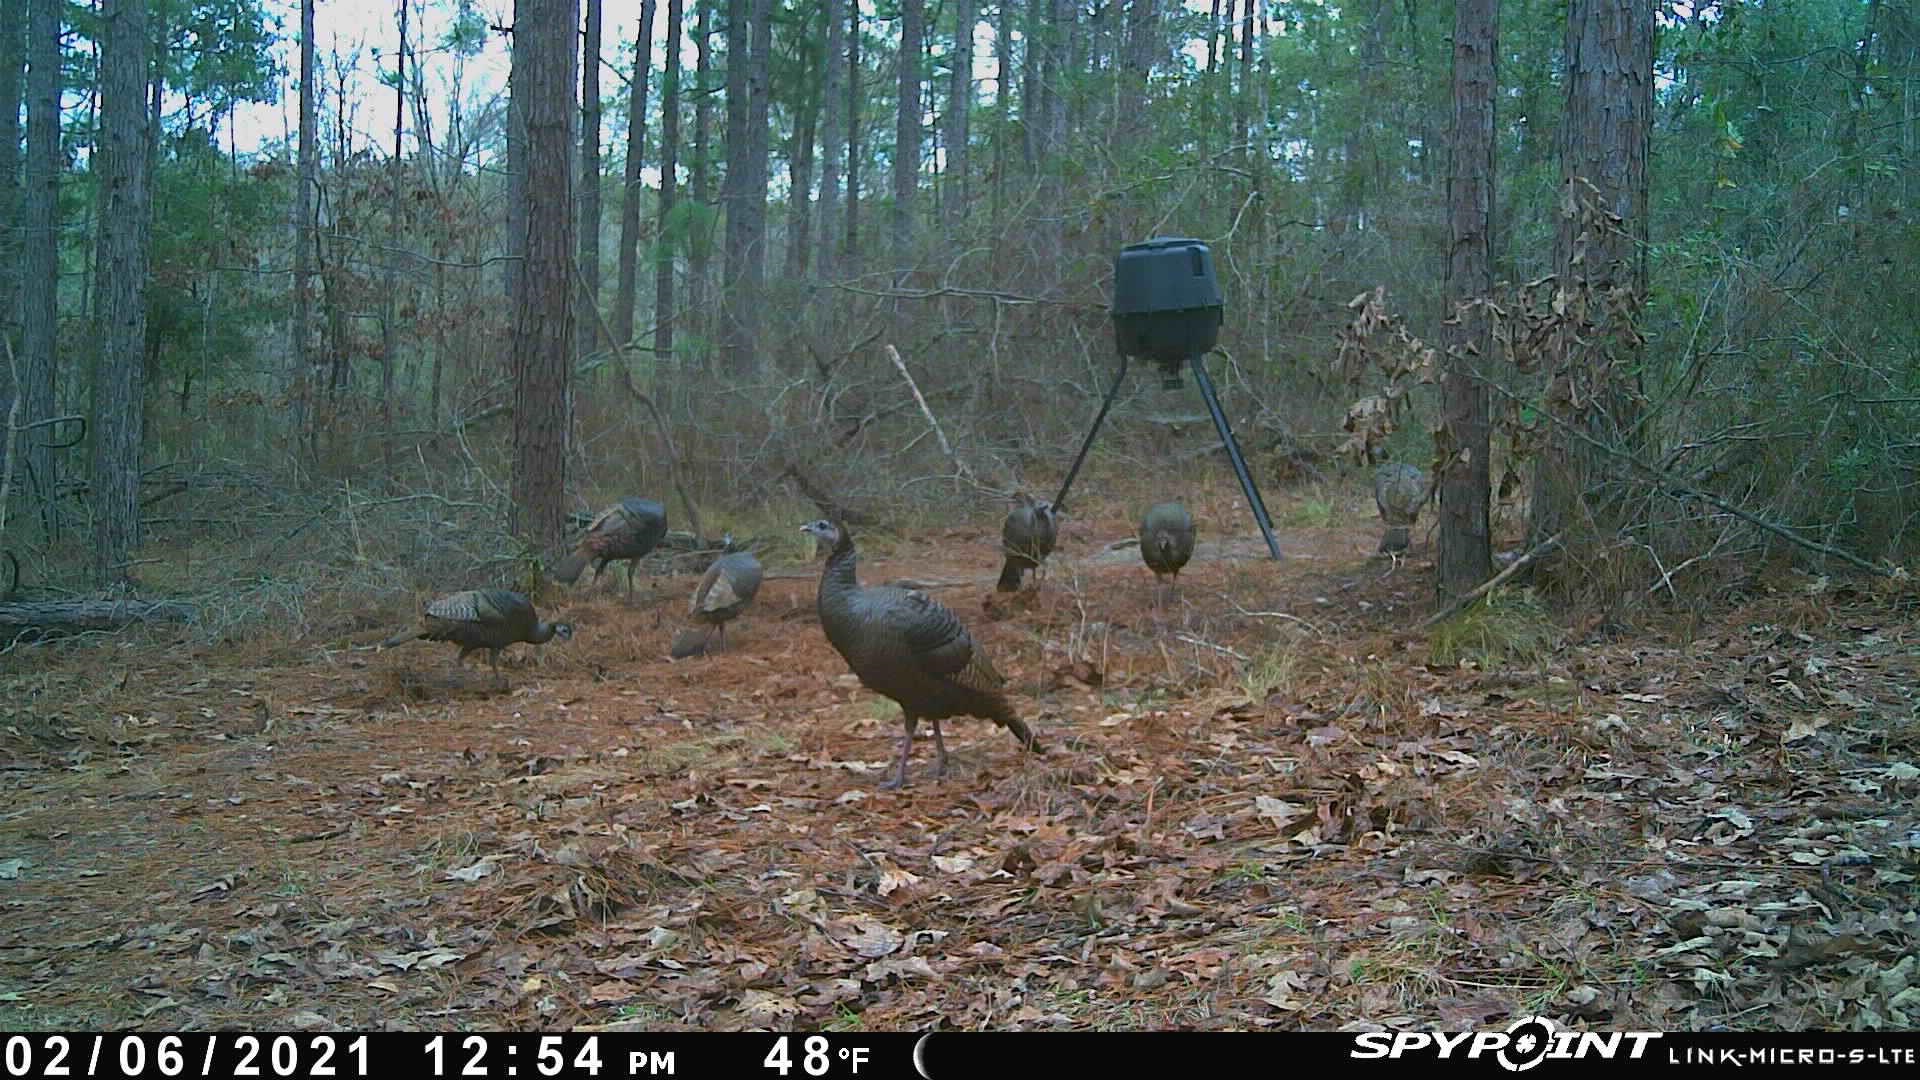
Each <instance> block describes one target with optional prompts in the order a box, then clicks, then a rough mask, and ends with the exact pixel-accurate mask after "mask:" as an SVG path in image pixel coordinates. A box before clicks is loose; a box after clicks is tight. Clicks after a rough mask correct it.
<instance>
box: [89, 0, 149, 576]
mask: <svg viewBox="0 0 1920 1080" xmlns="http://www.w3.org/2000/svg"><path fill="white" fill-rule="evenodd" d="M101 18H102V22H104V23H105V35H104V36H105V40H104V41H103V43H102V45H101V48H100V142H99V144H98V146H97V152H98V154H99V162H98V174H97V175H98V177H99V181H98V183H99V190H98V192H97V195H96V200H97V202H96V205H97V206H98V207H99V211H100V216H99V238H98V245H99V255H98V258H97V260H96V262H95V269H96V272H97V273H98V274H99V282H98V285H97V288H98V295H99V301H100V304H99V309H98V311H99V313H98V314H97V315H96V317H95V328H94V333H93V338H94V342H95V345H96V347H97V349H98V352H97V353H96V354H95V357H94V364H93V421H92V423H91V425H90V427H91V430H92V435H93V471H92V474H91V475H90V476H89V478H88V485H87V487H88V493H89V495H90V497H91V503H92V509H93V544H92V555H93V579H94V583H95V584H96V585H99V586H102V587H105V586H108V585H111V584H114V583H116V582H122V581H128V580H130V579H131V573H130V571H131V569H132V556H133V551H134V549H135V548H137V547H139V545H140V444H141V436H142V434H143V432H144V427H145V425H144V420H145V412H146V410H145V407H144V406H145V400H146V393H145V391H146V353H147V241H148V234H149V231H150V226H151V209H152V207H151V203H150V201H149V192H148V187H147V184H148V170H147V165H148V161H149V157H148V150H147V49H148V42H147V3H146V0H104V2H103V3H102V5H101Z"/></svg>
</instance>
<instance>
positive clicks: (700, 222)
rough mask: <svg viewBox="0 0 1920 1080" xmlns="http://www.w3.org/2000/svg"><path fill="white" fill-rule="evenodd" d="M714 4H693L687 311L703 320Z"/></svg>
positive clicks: (709, 231)
mask: <svg viewBox="0 0 1920 1080" xmlns="http://www.w3.org/2000/svg"><path fill="white" fill-rule="evenodd" d="M715 3H716V0H693V4H694V10H695V13H696V14H695V26H694V34H693V40H694V48H695V50H696V57H697V59H696V61H695V65H694V69H693V83H694V86H693V167H692V169H691V176H689V178H688V179H689V180H690V181H691V182H692V185H693V204H694V207H695V209H696V210H697V213H696V214H695V215H694V217H693V218H692V220H691V221H690V222H689V228H688V231H687V310H688V311H689V312H691V313H693V316H694V317H695V318H697V319H700V320H702V325H703V326H710V325H711V324H710V323H708V322H706V321H705V320H707V318H708V317H709V316H710V314H711V311H710V310H709V309H710V308H711V307H712V305H711V304H710V303H709V302H708V295H709V274H708V269H707V266H708V263H709V261H710V254H711V252H712V251H713V219H714V205H713V140H712V138H711V132H712V128H713V117H712V112H713V5H714V4H715Z"/></svg>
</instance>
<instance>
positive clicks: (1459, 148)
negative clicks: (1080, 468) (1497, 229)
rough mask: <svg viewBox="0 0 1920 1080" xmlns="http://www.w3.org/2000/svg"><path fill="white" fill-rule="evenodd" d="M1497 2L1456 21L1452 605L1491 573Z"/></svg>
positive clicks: (1446, 566)
mask: <svg viewBox="0 0 1920 1080" xmlns="http://www.w3.org/2000/svg"><path fill="white" fill-rule="evenodd" d="M1499 18H1500V3H1499V0H1456V3H1455V6H1454V24H1453V158H1452V163H1451V166H1450V176H1449V177H1448V182H1447V188H1448V191H1447V203H1448V207H1447V209H1448V218H1449V221H1450V224H1451V231H1452V234H1453V236H1452V242H1451V243H1450V244H1449V246H1448V257H1447V282H1446V295H1447V304H1448V307H1449V308H1450V309H1451V313H1452V314H1453V315H1454V316H1455V318H1453V319H1450V320H1448V321H1447V322H1446V323H1445V324H1444V327H1443V330H1442V333H1443V334H1444V341H1445V343H1446V345H1447V352H1446V360H1445V371H1444V374H1443V376H1442V379H1441V396H1442V407H1441V414H1442V427H1441V430H1440V433H1439V442H1440V449H1441V450H1442V454H1441V455H1440V456H1441V458H1442V459H1443V463H1442V466H1441V471H1440V474H1439V475H1438V476H1437V477H1435V480H1436V482H1437V483H1438V484H1439V485H1440V560H1439V567H1438V570H1439V574H1438V586H1439V599H1440V601H1441V602H1442V603H1447V602H1449V601H1451V600H1453V599H1455V598H1456V597H1459V596H1461V595H1463V594H1465V593H1466V592H1468V591H1469V590H1471V589H1472V588H1474V587H1475V586H1477V585H1479V584H1480V583H1481V582H1483V581H1485V580H1487V578H1489V577H1491V576H1492V575H1493V547H1492V534H1491V532H1490V530H1489V526H1488V503H1489V499H1490V496H1491V483H1492V477H1491V474H1490V473H1489V471H1488V465H1487V452H1488V428H1487V387H1486V384H1485V383H1484V382H1483V381H1482V375H1481V372H1480V368H1481V367H1483V366H1484V365H1487V364H1489V363H1491V362H1492V358H1493V338H1492V332H1491V331H1492V324H1491V323H1490V322H1489V320H1488V318H1487V313H1486V309H1485V308H1484V307H1481V306H1479V305H1478V304H1477V303H1475V302H1476V301H1484V300H1486V299H1487V298H1488V297H1489V295H1490V294H1491V293H1492V291H1493V245H1492V216H1493V206H1494V198H1493V181H1494V158H1493V147H1494V141H1493V140H1494V91H1495V87H1496V85H1497V74H1498V73H1497V70H1496V62H1497V58H1498V55H1499V54H1498V51H1497V49H1498V40H1499Z"/></svg>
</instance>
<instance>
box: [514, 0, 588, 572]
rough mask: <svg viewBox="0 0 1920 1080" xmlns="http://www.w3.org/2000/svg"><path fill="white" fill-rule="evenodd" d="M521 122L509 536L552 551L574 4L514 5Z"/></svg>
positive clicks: (563, 393) (559, 476)
mask: <svg viewBox="0 0 1920 1080" xmlns="http://www.w3.org/2000/svg"><path fill="white" fill-rule="evenodd" d="M513 22H514V28H515V29H514V39H515V40H514V43H513V44H514V53H515V63H514V66H515V68H516V69H517V71H516V74H517V75H518V76H519V77H520V78H519V83H520V85H519V92H520V101H521V102H522V104H523V106H524V110H525V111H524V114H523V115H524V118H525V123H526V153H525V161H526V185H525V190H526V198H527V205H526V211H525V216H526V220H527V221H528V223H529V225H530V228H528V230H527V234H526V236H527V256H526V270H525V273H524V274H523V275H522V278H521V283H520V288H519V294H518V296H517V298H516V302H515V305H514V322H513V381H514V408H513V515H514V520H513V524H512V530H513V533H514V535H516V536H519V537H520V538H521V539H522V540H524V541H526V542H528V543H530V544H533V545H535V546H536V548H537V550H540V551H543V552H546V551H552V550H554V549H555V548H557V547H558V546H559V545H560V542H561V539H562V537H563V534H564V531H565V517H566V515H565V509H566V479H567V476H566V473H567V454H566V447H567V435H568V427H569V424H568V416H567V391H568V383H569V380H570V376H571V373H572V371H573V341H574V336H573V326H574V322H573V311H572V308H573V298H574V296H575V295H576V292H577V290H576V289H575V287H574V279H573V273H572V270H573V256H574V251H575V247H574V237H573V229H574V206H573V190H572V189H573V168H572V162H571V160H570V158H571V157H572V149H573V147H572V142H573V140H572V134H573V130H572V129H573V116H574V107H575V103H574V87H575V85H576V82H575V75H576V68H575V64H576V63H577V61H578V58H579V55H580V53H579V49H578V48H577V46H576V44H575V39H574V32H575V31H574V28H575V27H576V26H578V25H579V24H580V3H579V0H514V5H513Z"/></svg>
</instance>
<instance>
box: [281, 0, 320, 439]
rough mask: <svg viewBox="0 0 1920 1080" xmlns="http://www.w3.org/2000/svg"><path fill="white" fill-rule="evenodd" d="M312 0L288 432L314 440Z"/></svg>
mask: <svg viewBox="0 0 1920 1080" xmlns="http://www.w3.org/2000/svg"><path fill="white" fill-rule="evenodd" d="M317 2H318V0H300V166H299V174H300V175H299V178H298V179H297V180H296V181H295V189H296V190H295V194H294V202H293V205H294V211H293V213H294V223H293V356H292V358H291V359H292V362H293V372H292V378H290V379H289V380H288V399H289V400H290V401H292V402H293V411H294V415H293V427H292V430H291V431H290V433H289V434H290V435H291V436H292V437H293V438H294V439H295V440H302V441H304V442H305V443H306V447H307V453H308V454H312V453H313V450H314V448H315V446H316V440H315V434H316V432H315V431H314V430H313V428H312V426H311V424H312V418H311V411H312V409H313V399H314V395H315V394H316V393H317V392H318V390H319V386H320V368H319V363H320V358H319V356H318V354H317V353H316V352H315V351H314V348H313V252H314V244H315V243H317V242H318V237H317V236H316V235H315V233H314V198H313V197H314V193H315V192H317V191H319V190H320V144H319V139H320V130H319V129H320V120H319V107H318V105H317V104H316V101H315V98H316V96H317V95H315V93H314V85H313V81H314V80H315V79H317V78H319V65H318V63H317V61H316V60H315V58H314V41H313V35H314V25H313V24H314V7H315V5H316V3H317Z"/></svg>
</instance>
